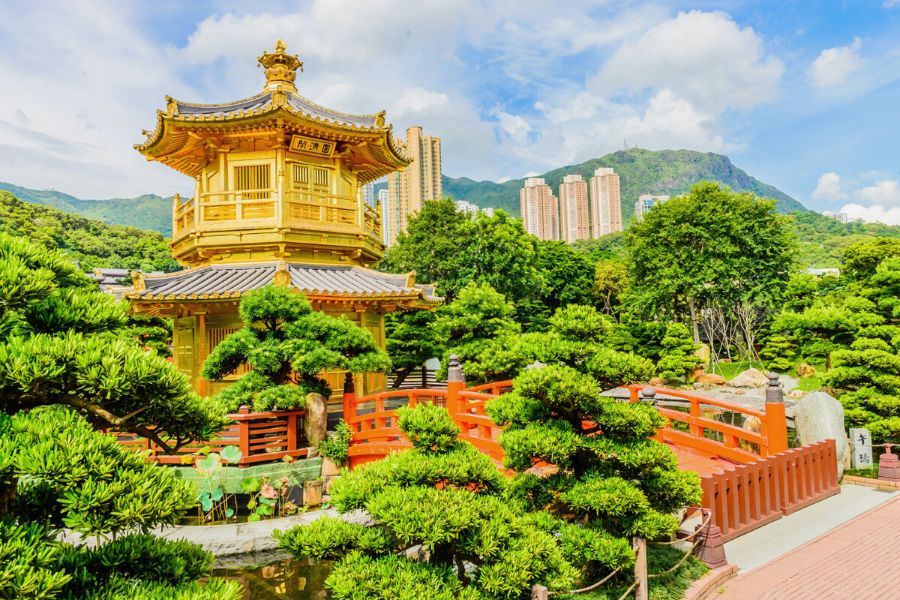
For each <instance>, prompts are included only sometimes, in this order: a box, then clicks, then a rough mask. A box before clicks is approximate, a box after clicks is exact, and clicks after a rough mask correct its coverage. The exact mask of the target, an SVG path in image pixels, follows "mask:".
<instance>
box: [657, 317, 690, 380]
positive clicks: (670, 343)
mask: <svg viewBox="0 0 900 600" xmlns="http://www.w3.org/2000/svg"><path fill="white" fill-rule="evenodd" d="M696 351H697V344H695V343H694V338H693V337H692V336H691V332H690V331H689V330H688V328H687V327H685V326H684V325H682V324H681V323H669V325H668V326H667V327H666V335H665V337H663V339H662V352H661V355H662V356H661V358H660V359H659V362H657V363H656V369H657V373H658V374H659V376H660V377H662V378H663V379H667V380H678V381H682V382H683V381H686V379H687V377H688V376H690V374H691V373H692V372H693V370H694V369H696V368H697V365H699V364H700V360H699V359H698V358H697V355H696V354H694V353H695V352H696Z"/></svg>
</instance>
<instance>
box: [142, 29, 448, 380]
mask: <svg viewBox="0 0 900 600" xmlns="http://www.w3.org/2000/svg"><path fill="white" fill-rule="evenodd" d="M258 60H259V64H260V65H262V66H263V67H264V68H265V74H266V85H265V87H264V88H263V91H262V92H260V93H259V94H257V95H255V96H252V97H250V98H247V99H245V100H238V101H235V102H228V103H225V104H192V103H188V102H182V101H180V100H175V99H172V98H170V97H166V110H165V112H163V111H157V122H156V130H155V131H153V132H145V134H146V136H147V139H146V141H145V142H144V143H143V144H138V145H136V146H135V148H136V149H137V150H138V151H139V152H141V153H142V154H143V155H144V156H146V157H147V159H148V160H153V161H158V162H161V163H163V164H166V165H168V166H170V167H172V168H173V169H175V170H177V171H179V172H181V173H184V174H185V175H188V176H190V177H192V178H193V179H194V195H193V197H192V198H191V199H189V200H187V201H184V200H182V199H181V198H179V197H178V196H177V195H176V196H175V200H174V203H173V207H172V209H173V219H172V242H171V246H172V253H173V256H174V257H175V258H176V259H177V260H178V262H179V263H181V264H182V265H184V266H185V267H187V269H186V270H183V271H179V272H176V273H170V274H165V275H151V274H143V273H138V272H135V273H133V274H132V279H133V288H132V289H130V290H127V291H126V293H125V294H124V297H125V298H127V299H128V300H129V301H130V302H131V305H132V309H133V310H134V311H135V312H139V313H147V314H152V315H158V316H166V317H170V318H172V319H173V320H174V331H173V346H174V347H173V354H174V360H175V364H176V365H177V367H178V368H179V369H180V370H181V371H182V372H184V373H185V374H187V375H188V376H190V377H191V378H192V381H193V382H194V387H195V388H196V389H197V391H199V392H201V393H206V394H213V393H215V392H217V391H219V390H220V389H221V388H222V386H224V385H228V384H229V383H230V382H229V381H225V382H206V381H204V380H203V379H202V378H201V376H200V368H201V366H202V364H203V361H204V360H205V359H206V357H207V355H208V354H209V352H210V351H211V350H212V349H213V348H214V347H215V346H216V344H217V343H219V342H220V341H222V340H223V339H224V338H225V337H226V336H227V335H229V334H230V333H232V332H234V331H236V330H237V329H238V328H239V327H240V321H239V319H238V315H237V306H238V302H239V299H240V296H241V295H242V294H244V293H247V292H249V291H251V290H254V289H257V288H259V287H262V286H264V285H267V284H271V283H274V284H276V285H285V286H293V287H294V288H296V289H298V290H300V291H302V292H304V293H305V294H306V295H307V296H308V298H309V299H310V301H311V302H312V304H313V307H314V308H316V309H317V310H322V311H324V312H326V313H327V314H330V315H334V316H339V315H346V316H347V317H349V318H350V319H352V320H353V321H355V322H356V323H358V324H359V325H361V326H363V327H366V328H368V329H369V330H370V331H371V332H372V333H373V334H374V336H375V339H376V341H377V342H378V344H379V345H380V346H381V347H384V344H385V336H384V314H385V313H386V312H388V311H392V310H397V309H400V308H422V307H428V306H433V305H434V304H435V303H436V302H437V301H438V299H437V298H435V297H434V290H433V288H432V286H423V285H416V283H415V273H409V274H406V275H391V274H386V273H380V272H377V271H374V270H371V269H369V268H368V267H370V266H371V265H373V264H374V263H376V262H378V261H379V260H380V259H381V257H382V256H383V254H384V244H383V242H382V233H381V219H380V211H379V210H378V207H372V206H369V205H367V204H366V203H365V202H364V201H363V198H362V193H361V186H363V185H364V184H366V183H368V182H371V181H374V180H376V179H378V178H381V177H383V176H385V175H387V174H388V173H392V172H394V171H396V170H398V169H400V168H402V167H405V166H406V165H407V164H409V162H410V161H409V159H408V158H407V157H406V156H405V154H404V152H403V149H402V146H401V144H400V143H399V142H397V141H395V140H394V138H393V135H392V127H391V125H389V124H387V123H386V122H385V118H384V111H382V112H379V113H376V114H370V115H352V114H346V113H341V112H337V111H334V110H331V109H329V108H325V107H323V106H319V105H318V104H315V103H314V102H311V101H310V100H307V99H306V98H304V97H302V96H300V95H299V94H298V93H297V88H296V86H295V84H294V81H295V79H296V76H297V69H300V70H301V71H302V70H303V62H302V61H301V60H300V59H299V58H298V57H297V56H294V55H291V54H288V53H287V52H286V51H285V44H284V42H283V41H281V40H279V41H278V42H277V43H276V44H275V51H274V52H264V53H263V55H262V56H260V57H259V59H258ZM239 375H240V374H238V375H235V376H234V377H232V380H233V379H235V378H237V377H238V376H239ZM328 379H329V383H330V384H331V387H332V389H333V390H335V392H336V394H340V392H341V389H342V382H343V374H341V373H334V374H330V375H329V376H328ZM356 385H357V389H358V390H361V391H363V392H369V391H373V390H376V389H379V388H381V387H383V386H384V378H383V376H377V375H371V376H366V377H365V378H360V379H359V380H357V382H356Z"/></svg>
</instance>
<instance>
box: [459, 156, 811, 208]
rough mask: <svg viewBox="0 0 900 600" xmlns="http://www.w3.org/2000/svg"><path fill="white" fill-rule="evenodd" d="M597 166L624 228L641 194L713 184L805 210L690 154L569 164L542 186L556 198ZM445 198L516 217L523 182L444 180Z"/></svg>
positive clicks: (728, 166)
mask: <svg viewBox="0 0 900 600" xmlns="http://www.w3.org/2000/svg"><path fill="white" fill-rule="evenodd" d="M597 167H612V168H613V169H615V170H616V173H618V175H619V179H620V182H621V198H622V219H623V222H624V223H627V222H628V221H630V220H631V217H632V215H633V214H634V203H635V201H636V200H637V198H638V196H639V195H641V194H667V195H670V196H677V195H679V194H684V193H686V192H688V191H689V190H690V189H691V186H692V185H694V184H695V183H698V182H700V181H704V180H705V181H717V182H719V183H722V184H724V185H727V186H728V187H730V188H731V189H733V190H735V191H740V192H753V193H755V194H757V195H759V196H764V197H766V198H773V199H774V200H776V201H777V202H778V211H779V212H782V213H789V212H795V211H806V208H805V207H804V206H803V205H802V204H800V203H799V202H797V201H796V200H794V199H793V198H791V197H790V196H788V195H787V194H785V193H784V192H782V191H781V190H778V189H777V188H775V187H773V186H771V185H768V184H765V183H763V182H761V181H759V180H758V179H756V178H754V177H751V176H750V175H748V174H747V173H745V172H744V171H743V170H741V169H739V168H737V167H736V166H734V165H733V164H732V163H731V160H730V159H729V158H728V157H727V156H723V155H721V154H714V153H712V152H706V153H704V152H694V151H693V150H658V151H653V150H643V149H641V148H630V149H628V150H620V151H618V152H613V153H611V154H607V155H606V156H603V157H601V158H594V159H591V160H589V161H587V162H583V163H581V164H580V165H572V166H568V167H562V168H560V169H554V170H552V171H548V172H547V173H544V174H543V175H537V177H543V178H544V180H545V181H546V182H547V185H549V186H550V188H551V189H552V190H553V192H554V193H558V190H559V184H560V183H562V179H563V176H565V175H569V174H572V173H577V174H579V175H581V176H582V177H584V179H585V181H589V180H590V178H591V176H592V175H593V174H594V170H595V169H597ZM442 183H443V187H444V195H446V196H450V197H451V198H454V199H455V200H468V201H469V202H473V203H474V204H477V205H478V206H481V207H488V206H492V207H495V208H502V209H504V210H506V211H507V212H509V213H510V214H513V215H517V216H518V214H519V190H520V189H521V188H522V186H523V185H524V184H525V179H524V178H522V179H513V180H510V181H507V182H505V183H494V182H492V181H473V180H471V179H469V178H468V177H458V178H454V177H447V176H443V178H442Z"/></svg>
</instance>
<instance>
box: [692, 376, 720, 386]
mask: <svg viewBox="0 0 900 600" xmlns="http://www.w3.org/2000/svg"><path fill="white" fill-rule="evenodd" d="M697 383H701V384H704V385H725V378H724V377H722V376H721V375H717V374H716V373H706V374H704V375H701V376H700V377H698V378H697Z"/></svg>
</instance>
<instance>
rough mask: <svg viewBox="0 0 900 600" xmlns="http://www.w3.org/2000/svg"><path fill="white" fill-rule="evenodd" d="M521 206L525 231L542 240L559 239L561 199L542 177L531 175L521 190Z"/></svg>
mask: <svg viewBox="0 0 900 600" xmlns="http://www.w3.org/2000/svg"><path fill="white" fill-rule="evenodd" d="M519 207H520V209H521V211H522V224H523V225H524V227H525V231H527V232H528V233H531V234H533V235H536V236H537V237H538V239H541V240H558V239H559V201H558V200H557V198H556V196H554V195H553V191H552V190H551V189H550V186H549V185H547V183H546V182H545V181H544V180H543V179H541V178H540V177H529V178H528V179H526V180H525V187H523V188H522V189H521V190H519Z"/></svg>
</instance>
